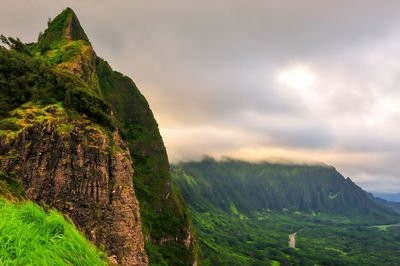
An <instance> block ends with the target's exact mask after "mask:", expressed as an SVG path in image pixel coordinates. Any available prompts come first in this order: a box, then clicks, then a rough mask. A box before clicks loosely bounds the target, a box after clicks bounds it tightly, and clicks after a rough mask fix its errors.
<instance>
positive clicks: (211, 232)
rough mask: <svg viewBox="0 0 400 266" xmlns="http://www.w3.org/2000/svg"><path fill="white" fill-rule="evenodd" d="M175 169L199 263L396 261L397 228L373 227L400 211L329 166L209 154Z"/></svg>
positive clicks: (398, 247) (399, 233)
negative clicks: (373, 197)
mask: <svg viewBox="0 0 400 266" xmlns="http://www.w3.org/2000/svg"><path fill="white" fill-rule="evenodd" d="M172 173H173V178H174V181H175V183H176V185H177V186H178V187H179V188H180V189H181V191H182V195H183V197H184V198H185V201H186V203H187V205H188V206H189V208H190V211H191V214H192V217H193V222H194V226H195V228H196V230H197V233H198V235H199V242H200V245H201V248H202V250H203V255H204V261H203V265H278V264H280V265H291V264H295V265H314V264H318V265H394V264H395V263H396V262H397V261H398V258H399V257H400V252H399V250H400V242H399V240H400V228H399V227H394V226H393V227H386V230H379V228H376V227H372V225H377V224H381V225H384V224H395V223H398V222H399V221H400V217H399V216H398V215H396V214H394V213H393V212H392V211H390V210H389V209H387V208H386V207H383V206H381V205H379V204H378V203H376V202H375V201H373V200H370V199H369V198H368V195H367V193H365V192H364V191H363V190H361V189H360V188H359V187H358V186H357V185H355V184H354V183H353V182H352V181H351V180H350V179H349V178H347V179H345V178H344V177H343V176H342V175H340V173H338V172H337V171H336V170H335V169H334V168H333V167H327V166H308V165H285V164H271V163H248V162H243V161H235V160H225V161H220V162H218V161H215V160H214V159H211V158H206V159H204V160H202V161H200V162H186V163H180V164H177V165H173V166H172ZM295 232H297V234H296V248H295V249H293V248H290V247H289V235H290V234H292V233H295Z"/></svg>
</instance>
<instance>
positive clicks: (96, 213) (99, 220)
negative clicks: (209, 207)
mask: <svg viewBox="0 0 400 266" xmlns="http://www.w3.org/2000/svg"><path fill="white" fill-rule="evenodd" d="M2 41H3V42H4V43H5V44H7V45H8V46H10V49H9V50H7V49H5V48H3V47H0V88H1V90H0V96H1V97H0V156H1V157H0V159H1V165H0V169H1V171H2V172H3V173H4V174H5V176H6V178H8V179H10V178H13V179H15V180H16V181H18V182H21V183H22V184H23V187H24V189H25V192H26V196H27V197H28V199H31V200H34V201H36V202H38V203H41V204H47V205H50V206H53V207H55V208H57V209H58V210H60V211H62V212H63V213H65V214H67V215H68V216H70V217H71V219H72V220H73V221H74V223H75V224H76V225H77V226H78V228H79V229H80V230H81V231H83V232H85V234H86V236H87V237H88V238H89V239H90V240H91V241H93V242H94V243H96V245H98V246H99V247H103V246H104V248H105V250H106V251H107V252H108V254H109V256H110V258H111V261H114V262H118V263H121V264H124V265H144V264H147V263H150V264H157V265H159V264H164V265H166V264H169V265H171V264H173V265H191V264H196V261H197V255H196V254H197V246H196V242H195V238H194V232H193V229H192V225H191V220H190V216H189V214H188V210H187V208H186V206H185V204H184V202H183V199H182V197H181V194H180V192H179V191H178V190H177V189H176V188H175V187H174V185H173V184H172V181H171V176H170V172H169V164H168V158H167V154H166V151H165V147H164V144H163V141H162V138H161V136H160V133H159V131H158V126H157V123H156V121H155V119H154V117H153V114H152V112H151V109H150V108H149V106H148V103H147V101H146V99H145V98H144V97H143V96H142V94H141V93H140V92H139V90H138V89H137V88H136V86H135V84H134V83H133V81H132V80H131V79H130V78H128V77H125V76H123V75H122V74H121V73H119V72H116V71H113V70H112V69H111V67H110V66H109V65H108V63H107V62H106V61H104V60H103V59H101V58H99V57H98V56H97V55H96V53H95V52H94V49H93V47H92V45H91V43H90V42H89V39H88V38H87V35H86V34H85V32H84V31H83V29H82V28H81V26H80V23H79V20H78V18H77V17H76V15H75V13H74V12H73V11H72V10H71V9H70V8H67V9H65V10H64V11H63V12H62V13H61V14H60V15H58V16H57V17H56V18H54V19H53V20H51V21H49V24H48V28H47V29H46V30H45V31H44V33H41V34H40V35H39V39H38V42H37V43H31V44H28V45H24V44H22V43H21V42H20V41H19V40H18V39H17V40H15V39H12V38H11V39H8V40H7V39H6V38H2ZM135 191H136V194H135ZM136 197H137V198H136ZM147 254H148V257H149V259H147Z"/></svg>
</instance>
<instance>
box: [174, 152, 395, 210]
mask: <svg viewBox="0 0 400 266" xmlns="http://www.w3.org/2000/svg"><path fill="white" fill-rule="evenodd" d="M172 172H173V177H174V181H175V183H176V185H177V186H178V188H180V189H181V191H182V194H183V197H184V198H185V201H186V203H187V204H188V205H189V206H191V208H195V209H197V210H205V209H207V207H208V206H213V207H215V206H217V207H218V208H219V209H221V210H223V211H225V212H235V211H238V212H240V213H243V214H246V215H250V214H251V213H252V212H254V211H261V210H266V209H270V210H275V211H281V210H283V209H293V210H301V211H306V212H321V211H333V212H337V213H343V214H344V213H355V212H357V213H360V214H361V213H363V214H373V215H386V214H390V213H391V211H390V210H389V209H388V208H386V207H384V206H382V205H380V204H378V203H377V202H376V201H374V200H371V199H370V198H369V197H368V194H367V193H366V192H365V191H363V190H362V189H361V188H360V187H358V186H357V185H356V184H354V183H353V182H352V181H351V180H350V178H344V177H343V176H342V175H341V174H340V173H339V172H337V171H336V169H335V168H333V167H328V166H309V165H285V164H272V163H267V162H264V163H249V162H244V161H236V160H225V161H215V160H214V159H212V158H206V159H204V160H202V161H200V162H187V163H180V164H177V165H173V166H172Z"/></svg>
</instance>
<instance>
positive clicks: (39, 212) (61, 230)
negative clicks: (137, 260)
mask: <svg viewBox="0 0 400 266" xmlns="http://www.w3.org/2000/svg"><path fill="white" fill-rule="evenodd" d="M0 264H2V265H108V260H107V256H106V254H105V253H103V252H100V251H99V250H98V249H97V248H96V247H95V246H94V245H93V244H90V243H89V242H88V241H87V240H86V239H85V237H84V236H83V235H82V234H80V233H79V231H78V230H77V229H76V228H75V226H74V225H73V224H71V223H69V222H67V221H66V220H65V219H64V217H63V216H62V215H61V214H59V213H58V212H57V211H55V210H47V211H45V210H44V209H43V208H41V207H39V206H37V205H36V204H34V203H32V202H26V203H18V204H11V203H8V202H7V201H5V200H2V199H0Z"/></svg>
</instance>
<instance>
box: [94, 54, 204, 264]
mask: <svg viewBox="0 0 400 266" xmlns="http://www.w3.org/2000/svg"><path fill="white" fill-rule="evenodd" d="M96 70H97V73H98V76H99V84H100V89H101V93H102V95H103V97H104V99H105V100H106V101H107V102H108V103H110V105H111V108H112V110H113V112H114V115H115V117H116V118H117V120H118V122H119V124H120V126H121V129H122V132H123V135H124V136H125V138H126V140H127V141H128V146H129V149H130V151H131V154H132V158H133V160H134V164H135V175H134V179H133V180H134V184H135V189H136V193H137V197H138V199H139V201H140V203H141V214H142V221H143V230H144V234H145V236H147V239H148V241H147V242H146V250H147V252H148V254H149V257H150V261H151V260H152V259H153V262H154V263H155V264H158V263H164V262H166V261H169V263H172V264H174V265H177V264H180V263H183V264H191V263H192V262H193V251H195V252H198V251H197V250H195V249H196V246H195V243H194V235H193V229H192V225H191V219H190V215H189V213H188V211H187V208H186V206H185V204H184V201H183V199H182V196H181V194H180V192H179V191H178V190H177V189H176V188H175V186H174V184H172V181H171V176H170V168H169V162H168V157H167V153H166V150H165V147H164V143H163V141H162V138H161V135H160V132H159V130H158V125H157V122H156V120H155V119H154V116H153V113H152V111H151V109H150V107H149V105H148V103H147V101H146V99H145V98H144V97H143V95H142V94H141V93H140V91H139V90H138V88H137V87H136V85H135V83H134V82H133V81H132V80H131V79H130V78H129V77H127V76H124V75H123V74H121V73H119V72H117V71H113V70H112V69H111V67H110V66H109V64H108V63H107V62H106V61H104V60H103V59H101V58H97V60H96ZM176 239H178V241H175V240H176ZM161 243H162V244H161ZM196 256H197V255H196Z"/></svg>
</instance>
